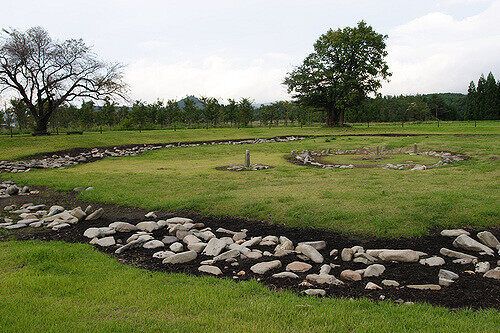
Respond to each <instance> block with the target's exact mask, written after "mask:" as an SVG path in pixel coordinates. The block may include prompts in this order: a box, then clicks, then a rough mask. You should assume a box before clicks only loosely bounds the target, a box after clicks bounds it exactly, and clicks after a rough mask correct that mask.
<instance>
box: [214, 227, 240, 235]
mask: <svg viewBox="0 0 500 333" xmlns="http://www.w3.org/2000/svg"><path fill="white" fill-rule="evenodd" d="M215 232H218V233H221V234H228V235H231V236H233V235H234V234H236V231H232V230H229V229H226V228H217V230H215Z"/></svg>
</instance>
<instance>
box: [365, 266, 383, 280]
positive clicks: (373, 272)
mask: <svg viewBox="0 0 500 333" xmlns="http://www.w3.org/2000/svg"><path fill="white" fill-rule="evenodd" d="M384 272H385V266H384V265H380V264H373V265H370V266H368V267H366V268H365V270H364V272H363V276H364V277H372V276H380V275H382V274H383V273H384Z"/></svg>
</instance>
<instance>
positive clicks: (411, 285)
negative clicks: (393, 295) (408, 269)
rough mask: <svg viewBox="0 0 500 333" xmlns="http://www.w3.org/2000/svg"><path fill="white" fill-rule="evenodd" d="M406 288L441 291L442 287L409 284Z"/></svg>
mask: <svg viewBox="0 0 500 333" xmlns="http://www.w3.org/2000/svg"><path fill="white" fill-rule="evenodd" d="M406 287H407V288H410V289H417V290H441V286H440V285H438V284H409V285H407V286H406Z"/></svg>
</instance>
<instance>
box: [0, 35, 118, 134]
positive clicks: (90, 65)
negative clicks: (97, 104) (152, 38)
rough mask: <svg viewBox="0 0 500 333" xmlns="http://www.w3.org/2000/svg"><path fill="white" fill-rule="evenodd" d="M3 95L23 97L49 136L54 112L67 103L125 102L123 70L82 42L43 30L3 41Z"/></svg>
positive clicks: (0, 45)
mask: <svg viewBox="0 0 500 333" xmlns="http://www.w3.org/2000/svg"><path fill="white" fill-rule="evenodd" d="M0 38H1V39H0V93H1V92H3V91H6V90H11V91H13V92H15V93H17V95H18V96H19V97H20V100H21V101H22V102H23V103H24V104H25V105H26V107H27V108H28V110H29V112H30V114H31V115H32V116H33V119H34V121H35V133H38V134H46V133H47V127H48V123H49V121H50V119H51V117H52V115H53V113H54V112H55V111H56V110H57V109H58V107H60V106H61V105H62V104H63V103H65V102H71V101H73V100H77V99H93V100H104V99H106V98H115V97H117V96H120V97H124V94H125V92H126V85H125V84H124V82H123V72H122V69H123V66H122V65H121V64H119V63H110V64H108V63H105V62H103V61H101V60H99V59H98V58H97V57H96V55H95V54H94V53H93V52H92V50H91V48H90V47H89V46H87V45H86V44H85V43H84V42H83V40H81V39H69V40H65V41H63V42H58V41H55V40H53V39H52V38H51V37H50V36H49V34H48V32H47V31H46V30H44V29H43V28H41V27H34V28H30V29H28V30H26V31H25V32H22V31H18V30H11V31H7V30H4V31H3V34H2V35H1V36H0Z"/></svg>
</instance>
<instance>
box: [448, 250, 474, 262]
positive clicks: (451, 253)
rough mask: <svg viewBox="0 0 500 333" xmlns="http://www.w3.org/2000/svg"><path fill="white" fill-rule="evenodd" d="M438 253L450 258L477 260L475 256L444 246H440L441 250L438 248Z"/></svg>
mask: <svg viewBox="0 0 500 333" xmlns="http://www.w3.org/2000/svg"><path fill="white" fill-rule="evenodd" d="M439 253H441V254H442V255H443V256H446V257H450V258H458V259H470V260H471V261H474V260H477V257H474V256H471V255H470V254H465V253H462V252H457V251H453V250H450V249H447V248H445V247H443V248H441V250H439Z"/></svg>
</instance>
